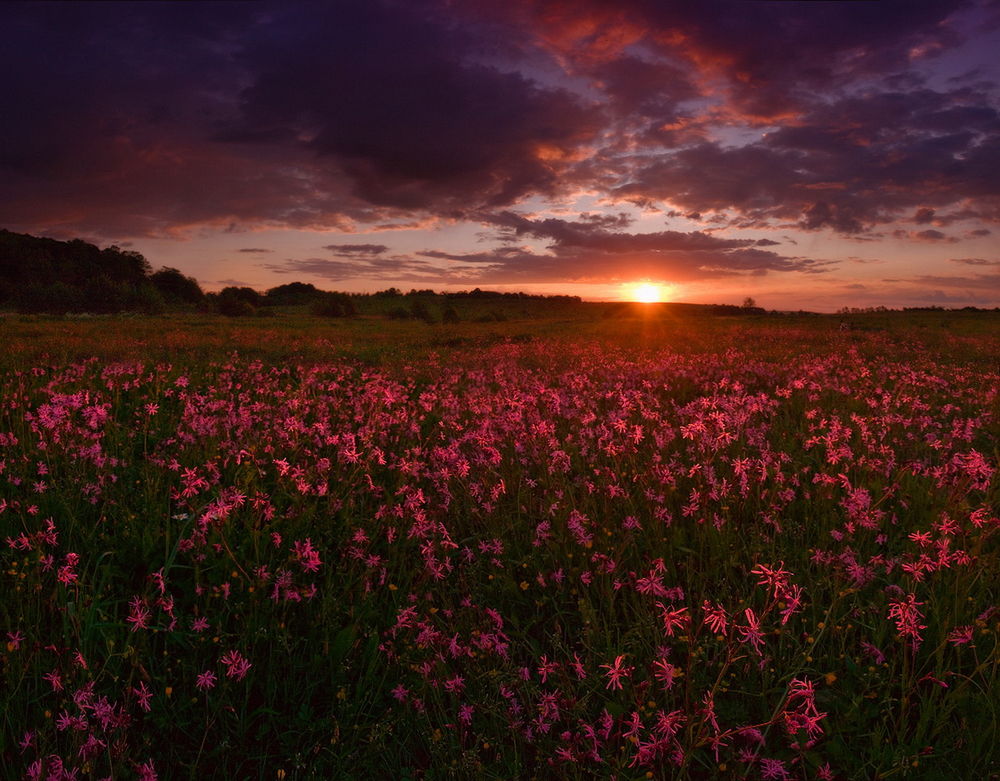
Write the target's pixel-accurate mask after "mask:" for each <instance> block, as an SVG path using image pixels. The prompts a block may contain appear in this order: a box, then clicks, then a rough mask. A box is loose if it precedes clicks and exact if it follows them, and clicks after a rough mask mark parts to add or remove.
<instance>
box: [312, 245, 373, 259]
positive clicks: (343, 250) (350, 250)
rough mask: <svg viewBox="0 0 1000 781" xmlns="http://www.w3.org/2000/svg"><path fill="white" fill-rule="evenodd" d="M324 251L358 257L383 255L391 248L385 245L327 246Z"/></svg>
mask: <svg viewBox="0 0 1000 781" xmlns="http://www.w3.org/2000/svg"><path fill="white" fill-rule="evenodd" d="M323 249H328V250H330V252H332V253H333V254H334V255H341V256H343V257H356V256H358V255H381V254H382V253H383V252H387V251H388V249H389V248H388V247H387V246H386V245H385V244H327V245H325V246H324V247H323Z"/></svg>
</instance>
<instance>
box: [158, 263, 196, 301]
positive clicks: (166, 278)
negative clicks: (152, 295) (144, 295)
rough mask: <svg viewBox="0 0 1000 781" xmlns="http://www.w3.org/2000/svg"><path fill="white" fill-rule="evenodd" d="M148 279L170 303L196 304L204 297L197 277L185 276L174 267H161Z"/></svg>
mask: <svg viewBox="0 0 1000 781" xmlns="http://www.w3.org/2000/svg"><path fill="white" fill-rule="evenodd" d="M149 281H150V282H151V283H152V284H153V287H154V288H156V290H158V291H159V293H160V295H161V296H163V298H164V299H165V300H166V301H169V302H171V303H180V304H197V303H198V302H199V301H201V300H202V298H204V297H205V293H204V292H203V291H202V289H201V285H199V284H198V280H197V279H195V278H194V277H186V276H184V274H182V273H181V272H180V271H178V270H177V269H175V268H168V267H164V268H161V269H160V270H159V271H157V272H156V273H155V274H153V275H152V276H150V278H149Z"/></svg>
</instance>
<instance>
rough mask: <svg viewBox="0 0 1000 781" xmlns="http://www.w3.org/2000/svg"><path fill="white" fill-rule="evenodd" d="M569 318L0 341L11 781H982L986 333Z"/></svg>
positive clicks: (3, 652) (253, 325)
mask: <svg viewBox="0 0 1000 781" xmlns="http://www.w3.org/2000/svg"><path fill="white" fill-rule="evenodd" d="M595 311H597V310H587V309H586V308H577V309H573V308H566V309H560V310H559V311H558V312H556V313H554V314H552V313H550V315H551V316H533V317H526V316H521V314H523V313H521V314H519V313H518V312H512V313H511V314H510V316H509V317H506V319H504V320H503V321H499V320H498V321H497V322H473V321H470V320H471V319H469V318H466V321H465V322H461V323H457V324H449V325H445V324H442V323H436V324H426V323H423V322H413V321H392V320H387V319H385V318H381V317H374V316H369V317H361V318H343V319H337V320H319V319H316V318H310V317H307V316H305V315H303V314H294V313H281V314H279V316H276V317H272V318H260V319H246V320H229V319H225V318H220V317H215V316H207V315H189V316H171V317H135V318H115V317H109V318H83V319H80V318H78V319H53V318H49V319H46V318H35V317H14V316H11V317H7V318H4V319H2V320H0V342H2V343H3V345H4V350H3V352H2V354H0V540H2V541H3V545H2V548H0V550H2V552H0V564H2V566H0V593H2V594H3V595H4V598H3V599H2V600H0V769H2V773H3V774H4V777H9V778H29V779H64V778H66V779H68V778H81V779H82V778H114V779H127V778H140V779H152V778H157V777H159V778H163V779H181V778H192V779H195V778H227V779H239V778H265V779H293V778H354V777H357V778H365V777H368V778H402V779H407V778H409V779H417V778H424V779H450V778H455V779H462V778H473V777H476V778H497V779H503V778H571V779H572V778H617V779H637V778H664V779H672V778H677V779H703V778H719V779H742V778H751V779H764V780H765V781H769V780H773V779H824V780H829V779H888V778H914V779H938V778H940V779H953V778H968V779H979V778H983V779H986V778H991V777H997V774H1000V749H998V748H997V743H996V740H995V738H996V735H997V734H998V730H1000V685H998V684H1000V681H998V673H1000V671H998V669H997V666H998V659H1000V654H998V642H997V639H998V632H1000V586H998V583H1000V544H998V541H1000V477H998V471H997V470H998V463H1000V366H998V362H997V356H998V355H1000V316H998V315H997V314H996V313H961V312H958V313H950V312H927V313H905V314H904V313H886V314H882V315H866V316H858V317H852V318H849V319H850V321H851V322H850V324H851V326H852V327H851V328H850V329H849V330H842V329H841V328H840V321H841V320H842V319H843V318H837V317H833V316H829V317H816V316H813V317H808V316H752V317H693V316H692V317H681V316H677V315H674V314H670V312H669V310H668V309H664V308H660V309H657V308H656V307H655V306H654V307H635V308H633V309H629V310H627V311H625V312H624V313H621V312H618V313H613V314H614V315H615V316H607V311H605V310H601V314H600V315H595V314H593V312H595ZM543 314H544V313H543Z"/></svg>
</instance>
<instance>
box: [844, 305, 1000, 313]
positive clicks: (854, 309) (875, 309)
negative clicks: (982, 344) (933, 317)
mask: <svg viewBox="0 0 1000 781" xmlns="http://www.w3.org/2000/svg"><path fill="white" fill-rule="evenodd" d="M882 312H1000V307H994V308H993V309H989V308H983V307H978V306H963V307H961V308H957V309H956V308H951V309H949V308H947V307H943V306H904V307H903V308H902V309H890V308H889V307H886V306H845V307H842V308H841V309H838V310H837V314H838V315H871V314H880V313H882Z"/></svg>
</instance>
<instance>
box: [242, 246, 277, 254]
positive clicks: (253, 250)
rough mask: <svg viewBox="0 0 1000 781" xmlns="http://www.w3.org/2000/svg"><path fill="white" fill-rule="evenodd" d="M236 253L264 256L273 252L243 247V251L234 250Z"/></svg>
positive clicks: (271, 250)
mask: <svg viewBox="0 0 1000 781" xmlns="http://www.w3.org/2000/svg"><path fill="white" fill-rule="evenodd" d="M236 251H237V252H247V253H250V254H254V255H265V254H267V253H269V252H274V250H273V249H262V248H260V247H244V248H243V249H238V250H236Z"/></svg>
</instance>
